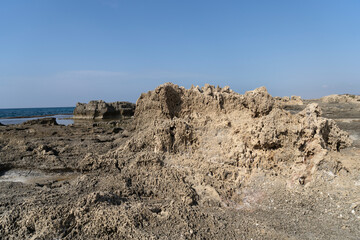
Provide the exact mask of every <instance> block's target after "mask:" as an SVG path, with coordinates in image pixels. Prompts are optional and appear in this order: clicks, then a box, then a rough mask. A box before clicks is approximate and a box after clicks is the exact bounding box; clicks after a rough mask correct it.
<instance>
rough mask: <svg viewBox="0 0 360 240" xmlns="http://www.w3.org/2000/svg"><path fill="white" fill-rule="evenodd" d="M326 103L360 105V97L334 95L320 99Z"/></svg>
mask: <svg viewBox="0 0 360 240" xmlns="http://www.w3.org/2000/svg"><path fill="white" fill-rule="evenodd" d="M320 101H322V102H325V103H360V96H359V95H352V94H333V95H329V96H325V97H322V98H320Z"/></svg>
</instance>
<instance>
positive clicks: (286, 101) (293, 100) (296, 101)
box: [274, 96, 304, 106]
mask: <svg viewBox="0 0 360 240" xmlns="http://www.w3.org/2000/svg"><path fill="white" fill-rule="evenodd" d="M274 99H275V100H276V101H277V102H278V103H279V104H280V105H283V106H286V105H303V104H304V102H303V100H302V99H301V97H299V96H291V97H274Z"/></svg>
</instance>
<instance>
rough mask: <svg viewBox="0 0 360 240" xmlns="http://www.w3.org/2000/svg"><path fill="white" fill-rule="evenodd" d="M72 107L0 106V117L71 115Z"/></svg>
mask: <svg viewBox="0 0 360 240" xmlns="http://www.w3.org/2000/svg"><path fill="white" fill-rule="evenodd" d="M74 109H75V107H43V108H38V107H36V108H0V119H1V118H26V117H41V116H51V115H71V114H72V113H73V112H74Z"/></svg>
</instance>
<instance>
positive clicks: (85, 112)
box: [74, 100, 135, 119]
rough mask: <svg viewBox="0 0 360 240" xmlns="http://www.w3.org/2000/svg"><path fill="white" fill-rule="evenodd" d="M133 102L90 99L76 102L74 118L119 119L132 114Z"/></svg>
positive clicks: (133, 109)
mask: <svg viewBox="0 0 360 240" xmlns="http://www.w3.org/2000/svg"><path fill="white" fill-rule="evenodd" d="M134 111H135V104H133V103H130V102H111V103H106V102H104V101H101V100H100V101H90V102H89V103H88V104H86V103H77V104H76V108H75V109H74V118H75V119H121V118H123V117H131V116H133V115H134Z"/></svg>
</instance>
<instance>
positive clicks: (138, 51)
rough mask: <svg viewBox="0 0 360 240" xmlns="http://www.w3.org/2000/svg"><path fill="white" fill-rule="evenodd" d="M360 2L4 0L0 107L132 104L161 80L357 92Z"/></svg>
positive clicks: (282, 92) (278, 91) (308, 92)
mask: <svg viewBox="0 0 360 240" xmlns="http://www.w3.org/2000/svg"><path fill="white" fill-rule="evenodd" d="M359 13H360V1H358V0H344V1H338V0H336V1H333V0H326V1H325V0H324V1H323V0H292V1H290V0H272V1H270V0H263V1H261V0H248V1H241V0H237V1H226V0H223V1H220V0H219V1H212V0H181V1H175V0H144V1H137V0H128V1H125V0H52V1H49V0H16V1H15V0H2V1H1V2H0V108H12V107H46V106H48V107H52V106H54V107H55V106H74V105H75V104H76V102H88V101H89V100H93V99H103V100H105V101H117V100H128V101H133V102H135V101H136V99H137V98H138V97H139V95H140V94H141V92H146V91H148V90H152V89H154V88H155V87H156V86H157V85H159V84H161V83H164V82H174V83H176V84H179V85H182V86H185V87H187V88H188V87H190V86H191V84H194V85H200V86H201V85H204V84H205V83H210V84H213V85H220V86H225V85H229V86H230V87H231V88H232V89H234V90H235V91H237V92H239V93H244V92H245V91H248V90H252V89H254V88H257V87H260V86H266V87H267V89H268V91H269V92H270V94H272V95H273V96H289V95H300V96H302V97H304V98H317V97H320V96H323V95H328V94H333V93H352V94H360V93H359V89H360V14H359Z"/></svg>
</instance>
